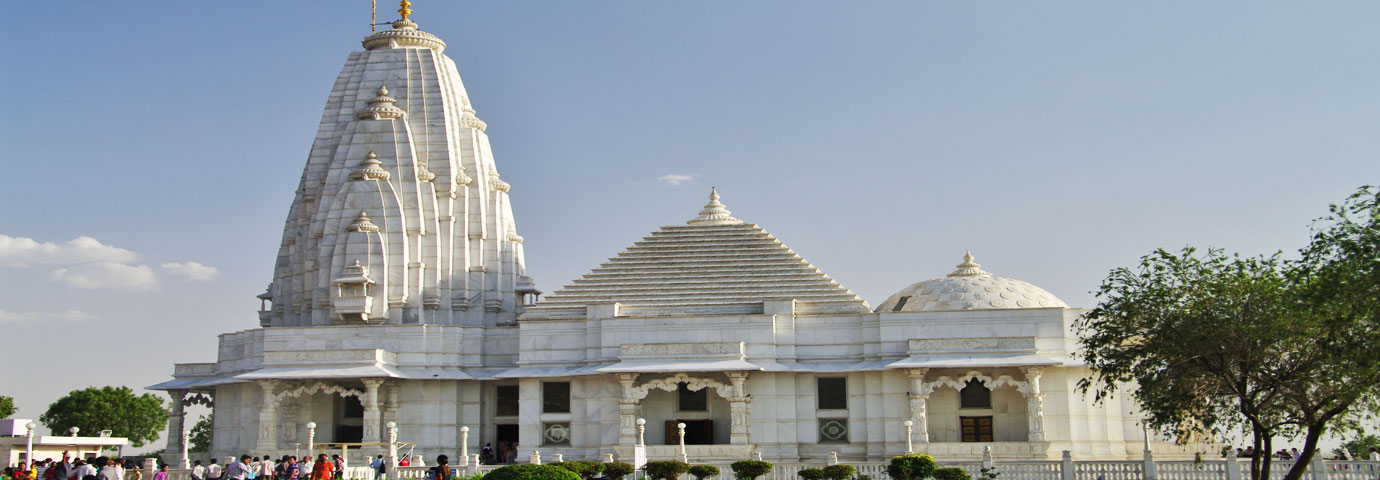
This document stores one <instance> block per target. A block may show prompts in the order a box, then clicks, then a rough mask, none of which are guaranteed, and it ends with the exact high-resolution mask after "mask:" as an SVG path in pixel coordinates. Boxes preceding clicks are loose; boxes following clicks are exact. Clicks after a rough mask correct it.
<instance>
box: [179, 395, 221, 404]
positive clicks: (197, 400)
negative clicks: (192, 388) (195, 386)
mask: <svg viewBox="0 0 1380 480" xmlns="http://www.w3.org/2000/svg"><path fill="white" fill-rule="evenodd" d="M182 402H183V403H185V404H187V405H204V406H207V407H209V406H211V405H213V404H215V398H214V397H212V396H211V395H207V394H205V393H193V394H190V395H186V396H184V397H183V398H182Z"/></svg>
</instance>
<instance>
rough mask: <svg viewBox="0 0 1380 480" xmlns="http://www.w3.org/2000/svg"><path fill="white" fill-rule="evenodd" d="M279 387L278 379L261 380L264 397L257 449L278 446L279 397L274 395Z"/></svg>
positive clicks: (261, 406) (260, 410)
mask: <svg viewBox="0 0 1380 480" xmlns="http://www.w3.org/2000/svg"><path fill="white" fill-rule="evenodd" d="M277 387H278V381H277V380H259V388H261V389H263V399H262V401H261V402H260V404H259V443H258V445H257V446H256V447H255V448H254V450H255V451H259V450H264V451H267V450H276V449H277V448H278V444H277V440H278V399H277V398H275V396H274V390H275V389H276V388H277Z"/></svg>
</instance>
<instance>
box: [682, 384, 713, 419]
mask: <svg viewBox="0 0 1380 480" xmlns="http://www.w3.org/2000/svg"><path fill="white" fill-rule="evenodd" d="M676 405H677V408H676V409H677V410H680V411H682V412H707V411H709V387H704V388H701V389H699V390H697V391H692V390H690V388H689V386H688V384H686V383H685V382H680V384H678V385H676Z"/></svg>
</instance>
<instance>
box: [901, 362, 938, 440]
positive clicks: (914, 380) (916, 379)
mask: <svg viewBox="0 0 1380 480" xmlns="http://www.w3.org/2000/svg"><path fill="white" fill-rule="evenodd" d="M929 370H930V369H928V368H910V369H906V376H908V377H910V395H909V397H910V419H911V422H913V427H912V428H913V429H914V430H913V432H912V434H913V435H914V441H916V442H920V443H929V442H930V417H929V402H930V393H931V392H932V391H933V390H934V389H933V387H931V386H929V385H926V384H925V374H926V373H928V372H929Z"/></svg>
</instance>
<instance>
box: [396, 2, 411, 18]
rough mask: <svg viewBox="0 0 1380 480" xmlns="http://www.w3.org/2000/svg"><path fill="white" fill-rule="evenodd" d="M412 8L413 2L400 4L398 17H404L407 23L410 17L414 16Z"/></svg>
mask: <svg viewBox="0 0 1380 480" xmlns="http://www.w3.org/2000/svg"><path fill="white" fill-rule="evenodd" d="M410 7H412V2H409V1H407V0H402V1H401V2H398V15H402V19H403V21H407V19H408V17H411V16H412V8H410Z"/></svg>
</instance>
